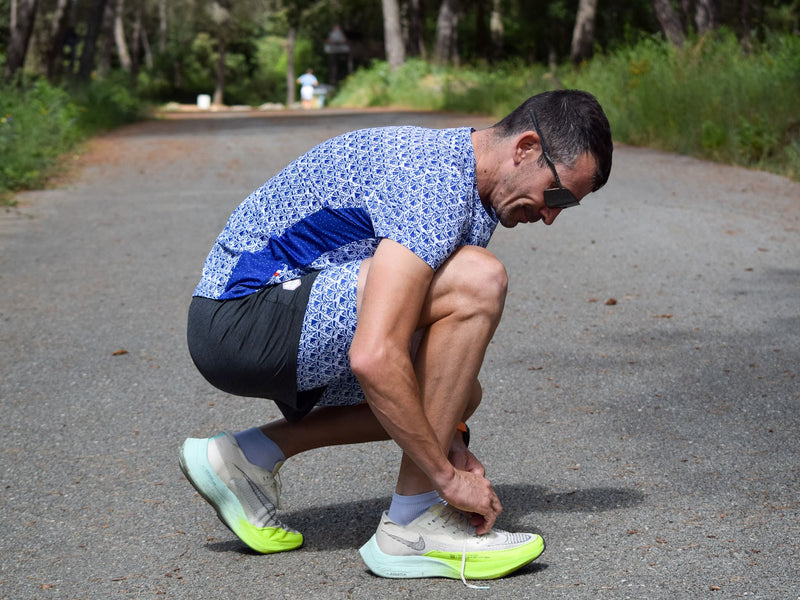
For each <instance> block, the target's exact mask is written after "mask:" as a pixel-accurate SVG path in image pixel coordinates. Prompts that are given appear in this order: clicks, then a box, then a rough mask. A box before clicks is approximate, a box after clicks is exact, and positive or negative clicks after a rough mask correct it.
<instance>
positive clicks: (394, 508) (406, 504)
mask: <svg viewBox="0 0 800 600" xmlns="http://www.w3.org/2000/svg"><path fill="white" fill-rule="evenodd" d="M437 502H442V499H441V497H439V492H437V491H436V490H433V491H430V492H425V493H423V494H415V495H413V496H402V495H400V494H398V493H397V492H395V493H394V494H393V495H392V504H391V506H389V518H390V519H391V520H392V521H394V522H395V523H397V524H398V525H408V524H409V523H411V521H413V520H414V519H416V518H417V517H418V516H420V515H421V514H422V513H424V512H425V511H426V510H428V509H429V508H430V507H431V506H433V505H434V504H436V503H437Z"/></svg>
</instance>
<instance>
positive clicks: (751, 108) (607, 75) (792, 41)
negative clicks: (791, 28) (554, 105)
mask: <svg viewBox="0 0 800 600" xmlns="http://www.w3.org/2000/svg"><path fill="white" fill-rule="evenodd" d="M798 73H800V39H799V38H798V37H797V36H792V35H788V34H783V35H778V34H768V35H767V36H766V39H765V41H764V42H762V43H760V44H757V45H756V46H755V47H754V48H753V49H752V50H751V51H750V52H744V51H743V50H742V47H741V46H740V44H739V42H738V41H737V39H736V37H735V36H734V35H733V34H732V33H731V32H728V31H725V30H721V31H719V32H716V33H715V34H713V35H710V36H707V37H704V38H700V39H697V40H694V41H693V42H692V43H691V44H688V45H686V46H685V47H683V48H676V47H674V46H672V45H670V44H668V43H667V42H665V41H662V40H660V39H655V38H654V39H648V40H644V41H642V42H640V43H638V44H636V45H634V46H632V47H629V48H625V49H621V50H618V51H617V52H614V53H612V54H609V55H607V56H599V57H596V58H595V59H593V60H592V61H590V62H589V63H588V64H587V65H586V66H585V67H584V68H583V69H580V70H574V71H572V72H571V73H569V74H567V75H565V77H564V80H565V82H566V83H567V84H568V85H569V86H570V87H578V88H582V89H586V90H588V91H590V92H592V93H594V94H595V95H596V96H597V97H598V99H599V100H600V102H601V104H603V106H604V108H605V109H606V112H607V113H608V117H609V121H610V122H611V126H612V130H613V131H614V137H615V138H616V139H618V140H620V141H624V142H628V143H631V144H636V145H642V146H645V145H646V146H650V147H654V148H659V149H663V150H668V151H673V152H680V153H683V154H688V155H692V156H697V157H702V158H710V159H713V160H717V161H721V162H726V163H732V164H739V165H744V166H752V167H757V168H761V169H766V170H771V171H775V172H778V173H782V174H786V175H789V176H790V177H794V178H800V171H798V169H797V165H796V162H797V148H798V144H800V132H799V131H798V130H799V129H800V111H798V108H797V106H798V104H797V99H798V98H800V77H798Z"/></svg>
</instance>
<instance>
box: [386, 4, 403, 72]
mask: <svg viewBox="0 0 800 600" xmlns="http://www.w3.org/2000/svg"><path fill="white" fill-rule="evenodd" d="M382 6H383V43H384V47H385V48H386V60H387V61H388V62H389V68H390V69H391V70H392V71H394V70H395V69H396V68H397V67H399V66H401V65H402V64H403V63H404V62H405V60H406V55H405V48H404V46H403V35H402V33H401V31H400V7H399V6H398V4H397V0H382Z"/></svg>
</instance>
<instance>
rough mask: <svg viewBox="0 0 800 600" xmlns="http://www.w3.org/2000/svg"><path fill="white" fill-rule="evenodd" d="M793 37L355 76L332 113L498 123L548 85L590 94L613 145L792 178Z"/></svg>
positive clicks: (795, 130) (799, 175) (798, 151)
mask: <svg viewBox="0 0 800 600" xmlns="http://www.w3.org/2000/svg"><path fill="white" fill-rule="evenodd" d="M798 73H800V38H798V37H797V36H795V35H791V34H775V33H767V34H765V36H764V41H763V42H760V43H757V44H756V45H755V46H754V47H753V49H752V51H751V52H750V53H744V52H743V51H742V48H741V46H740V44H739V42H738V41H737V39H736V37H735V36H734V35H733V34H732V33H731V32H730V31H727V30H724V29H723V30H720V31H719V32H717V33H715V34H713V35H709V36H707V37H704V38H701V39H696V40H694V42H693V43H692V44H690V45H687V46H686V47H685V48H676V47H674V46H672V45H670V44H668V43H667V42H665V41H663V40H661V39H660V38H659V37H649V38H646V39H643V40H641V41H640V42H638V43H636V44H634V45H632V46H625V47H620V48H618V49H617V50H615V51H613V52H610V53H608V54H604V55H597V56H595V58H594V59H592V60H591V61H589V62H587V63H586V64H584V65H582V66H581V67H579V68H576V67H572V66H570V65H564V66H562V67H559V68H558V69H556V70H555V71H554V72H551V71H548V70H547V69H545V68H544V67H543V66H536V65H527V64H525V63H523V62H522V61H515V62H507V63H503V64H501V65H496V66H494V67H491V68H488V67H472V68H446V67H432V66H429V65H427V64H426V63H424V62H421V61H409V62H408V63H407V64H406V65H405V66H404V67H402V68H400V69H398V70H397V71H395V72H394V73H392V72H391V71H390V70H389V69H388V66H387V65H386V63H385V62H376V63H374V64H373V65H372V67H371V68H370V69H364V70H359V71H358V72H356V73H355V74H354V75H353V76H352V77H350V78H349V79H348V80H347V81H346V82H345V84H344V86H343V87H342V89H341V91H340V92H339V93H338V94H337V96H336V97H335V98H334V99H333V100H332V104H333V105H334V106H350V107H368V106H387V105H392V106H398V107H405V108H417V109H435V110H448V111H461V112H471V113H482V114H491V115H493V116H495V117H498V118H499V117H501V116H503V115H504V114H507V113H508V112H509V111H510V110H512V109H513V108H514V107H515V106H517V105H518V104H519V103H520V102H522V101H523V100H524V99H525V98H526V97H528V96H530V95H533V94H536V93H538V92H541V91H545V90H548V89H554V88H556V87H569V88H580V89H585V90H588V91H590V92H592V93H593V94H594V95H595V96H597V98H598V99H599V100H600V102H601V104H602V105H603V107H604V108H605V110H606V113H607V114H608V117H609V121H610V122H611V126H612V130H613V132H614V137H615V139H616V140H618V141H621V142H627V143H630V144H635V145H643V146H645V145H646V146H651V147H655V148H660V149H664V150H668V151H674V152H679V153H683V154H688V155H692V156H697V157H704V158H710V159H713V160H718V161H722V162H728V163H733V164H739V165H745V166H752V167H757V168H761V169H767V170H772V171H775V172H778V173H783V174H786V175H789V176H791V177H794V178H795V179H798V180H800V113H798V110H797V98H800V78H798V76H797V74H798Z"/></svg>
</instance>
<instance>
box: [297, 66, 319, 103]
mask: <svg viewBox="0 0 800 600" xmlns="http://www.w3.org/2000/svg"><path fill="white" fill-rule="evenodd" d="M297 83H298V84H300V100H301V101H302V105H303V108H311V105H312V102H313V100H314V88H315V87H317V85H319V81H317V78H316V77H314V71H312V70H311V69H307V70H306V72H305V73H303V74H302V75H300V77H298V78H297Z"/></svg>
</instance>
